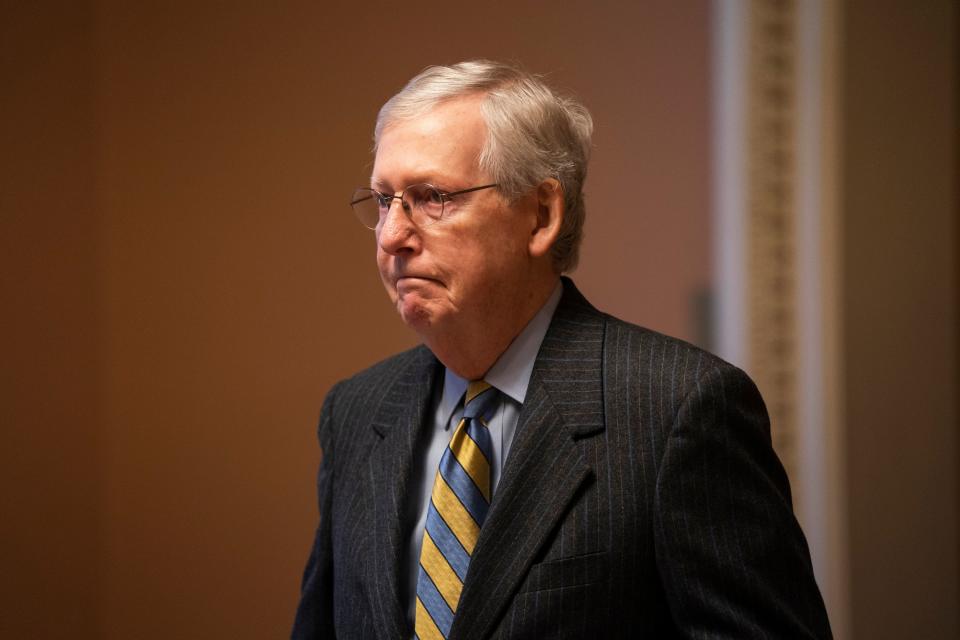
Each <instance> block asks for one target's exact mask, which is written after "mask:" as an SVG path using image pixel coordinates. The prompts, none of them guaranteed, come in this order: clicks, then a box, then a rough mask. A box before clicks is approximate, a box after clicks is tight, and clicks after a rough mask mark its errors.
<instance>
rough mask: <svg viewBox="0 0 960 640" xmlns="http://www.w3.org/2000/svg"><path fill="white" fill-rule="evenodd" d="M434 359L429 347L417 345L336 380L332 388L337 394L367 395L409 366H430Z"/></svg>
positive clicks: (387, 384)
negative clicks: (338, 380)
mask: <svg viewBox="0 0 960 640" xmlns="http://www.w3.org/2000/svg"><path fill="white" fill-rule="evenodd" d="M435 361H436V358H435V357H434V355H433V354H432V353H431V352H430V350H429V349H427V348H426V347H425V346H423V345H418V346H416V347H414V348H412V349H408V350H406V351H403V352H401V353H398V354H395V355H392V356H390V357H388V358H385V359H383V360H381V361H380V362H377V363H375V364H373V365H371V366H369V367H367V368H366V369H363V370H361V371H358V372H357V373H355V374H353V375H352V376H350V377H349V378H346V379H344V380H341V381H340V382H338V383H337V384H336V385H335V386H334V389H335V390H336V392H337V394H338V396H340V395H344V396H350V395H356V394H361V395H368V394H369V393H370V392H371V391H372V390H376V389H381V390H382V389H386V388H387V387H389V386H390V384H391V383H392V382H393V381H394V380H396V379H397V377H399V376H401V375H402V374H403V373H404V372H406V371H408V370H409V368H410V367H416V366H430V365H431V364H432V363H434V362H435Z"/></svg>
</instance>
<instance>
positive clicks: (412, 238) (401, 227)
mask: <svg viewBox="0 0 960 640" xmlns="http://www.w3.org/2000/svg"><path fill="white" fill-rule="evenodd" d="M405 204H406V203H404V202H402V201H401V200H400V199H399V198H396V199H394V200H392V201H391V202H390V208H388V209H387V213H386V215H385V216H384V217H383V219H382V220H381V221H380V225H379V226H378V227H377V244H378V245H380V248H381V249H382V250H383V251H384V252H385V253H389V254H390V255H395V256H396V255H401V254H405V253H414V252H416V251H418V250H419V248H420V237H419V236H418V235H417V228H416V226H415V225H414V224H413V221H412V220H411V219H410V216H409V215H408V214H407V212H406V211H405V210H404V205H405Z"/></svg>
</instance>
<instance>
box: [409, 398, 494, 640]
mask: <svg viewBox="0 0 960 640" xmlns="http://www.w3.org/2000/svg"><path fill="white" fill-rule="evenodd" d="M498 395H499V392H498V391H497V390H496V389H495V388H493V387H491V386H490V385H489V384H487V383H486V382H484V381H482V380H479V381H475V382H471V383H470V384H469V385H468V386H467V394H466V396H465V398H464V407H463V419H462V420H460V424H459V425H457V429H456V431H455V432H454V434H453V437H452V438H450V444H449V445H448V446H447V448H446V450H444V452H443V457H442V458H441V459H440V468H439V469H438V471H437V478H436V480H434V483H433V494H432V496H431V498H430V507H429V508H428V510H427V524H426V530H425V531H424V534H423V547H422V549H421V551H420V574H419V576H418V577H417V602H416V618H415V625H416V634H417V635H416V637H417V638H419V640H439V639H441V638H446V637H447V635H448V634H449V633H450V626H451V625H452V624H453V615H454V613H456V611H457V603H458V602H459V601H460V591H461V590H462V589H463V581H464V580H465V579H466V577H467V567H468V566H469V565H470V556H472V555H473V548H474V547H475V546H476V544H477V538H479V537H480V526H481V525H482V524H483V520H484V518H486V515H487V509H488V508H489V507H490V494H491V487H490V460H492V456H493V444H492V443H491V440H490V431H489V430H488V429H487V418H488V417H489V416H490V415H491V414H492V413H493V411H494V409H495V408H496V405H497V397H498Z"/></svg>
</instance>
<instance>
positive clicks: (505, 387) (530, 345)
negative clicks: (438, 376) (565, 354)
mask: <svg viewBox="0 0 960 640" xmlns="http://www.w3.org/2000/svg"><path fill="white" fill-rule="evenodd" d="M562 294H563V285H562V284H560V283H559V282H558V283H557V286H556V288H555V289H554V290H553V293H551V294H550V297H549V298H548V299H547V301H546V302H545V303H544V305H543V306H542V307H540V311H538V312H537V315H535V316H533V319H532V320H531V321H530V322H528V323H527V326H526V327H524V328H523V331H521V332H520V335H518V336H517V337H516V338H514V339H513V342H511V343H510V346H509V347H507V350H506V351H504V352H503V353H502V354H501V355H500V357H499V358H497V361H496V362H495V363H494V364H493V366H492V367H491V368H490V370H489V371H488V372H487V375H485V376H484V377H483V379H484V380H486V381H487V382H489V383H490V384H492V385H493V386H494V387H496V388H497V389H498V390H500V391H501V392H503V393H505V394H507V395H508V396H510V397H511V398H512V399H513V400H515V401H516V402H518V403H520V404H523V401H524V399H525V398H526V397H527V386H528V385H529V384H530V375H531V374H532V373H533V364H534V362H535V361H536V359H537V353H538V352H539V351H540V343H542V342H543V337H544V336H545V335H547V329H548V328H549V327H550V320H551V319H553V312H554V311H556V309H557V304H559V302H560V296H561V295H562ZM467 382H468V381H467V380H464V379H463V378H461V377H460V376H458V375H457V374H455V373H454V372H453V371H451V370H450V369H447V370H446V374H445V375H444V379H443V397H442V398H441V399H440V410H441V412H442V413H441V415H443V416H446V417H447V419H448V420H449V416H451V415H453V411H454V409H456V408H457V405H458V404H459V403H460V399H461V398H462V397H463V394H464V392H466V390H467Z"/></svg>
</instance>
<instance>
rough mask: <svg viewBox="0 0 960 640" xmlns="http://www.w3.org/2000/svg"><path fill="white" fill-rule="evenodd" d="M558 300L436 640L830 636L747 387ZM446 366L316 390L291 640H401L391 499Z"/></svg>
mask: <svg viewBox="0 0 960 640" xmlns="http://www.w3.org/2000/svg"><path fill="white" fill-rule="evenodd" d="M564 289H565V290H564V295H563V298H562V299H561V301H560V304H559V306H558V307H557V311H556V313H555V315H554V319H553V321H552V323H551V325H550V329H549V330H548V331H547V334H546V337H545V338H544V341H543V344H542V346H541V349H540V353H539V355H538V356H537V360H536V364H535V367H534V370H533V374H532V376H531V380H530V385H529V388H528V391H527V397H526V401H525V402H524V405H523V408H522V410H521V414H520V419H519V423H518V426H517V432H516V435H515V438H514V441H513V445H512V448H511V451H510V457H509V459H508V460H507V461H506V465H505V468H504V472H503V476H502V478H501V480H500V484H499V486H498V487H497V491H496V494H495V495H494V498H493V502H492V504H491V508H490V512H489V514H488V516H487V520H486V522H485V523H484V524H483V527H482V529H481V532H480V539H479V541H478V543H477V546H476V549H475V551H474V555H473V558H472V560H471V563H470V569H469V573H468V575H467V579H466V583H465V584H464V588H463V593H462V596H461V599H460V603H459V606H458V610H457V615H456V618H455V619H454V623H453V627H452V629H451V632H450V637H451V638H477V639H479V638H537V639H539V638H638V637H646V638H669V637H696V638H707V637H710V638H826V637H830V628H829V623H828V622H827V617H826V613H825V611H824V606H823V601H822V599H821V597H820V593H819V591H818V590H817V586H816V584H815V582H814V578H813V572H812V569H811V565H810V557H809V552H808V550H807V545H806V541H805V540H804V537H803V534H802V533H801V531H800V527H799V526H798V524H797V522H796V520H795V518H794V516H793V511H792V507H791V498H790V489H789V486H788V483H787V477H786V475H785V473H784V471H783V467H782V466H781V464H780V462H779V461H778V460H777V457H776V455H775V454H774V452H773V449H772V447H771V443H770V434H769V422H768V418H767V413H766V409H765V408H764V405H763V401H762V400H761V399H760V395H759V393H758V392H757V389H756V387H755V386H754V385H753V383H752V382H751V381H750V379H749V378H748V377H747V376H746V375H745V374H744V373H743V372H742V371H740V370H739V369H737V368H735V367H733V366H732V365H729V364H727V363H725V362H723V361H722V360H720V359H719V358H717V357H715V356H712V355H710V354H708V353H706V352H704V351H702V350H700V349H698V348H696V347H694V346H692V345H690V344H687V343H685V342H681V341H679V340H676V339H673V338H669V337H666V336H663V335H661V334H658V333H655V332H652V331H649V330H646V329H643V328H640V327H637V326H633V325H630V324H627V323H624V322H622V321H620V320H617V319H615V318H612V317H610V316H608V315H605V314H602V313H600V312H598V311H597V310H596V309H594V308H593V307H592V306H590V304H589V303H588V302H587V301H586V300H585V299H584V298H583V297H582V296H581V295H580V293H579V291H577V290H576V288H575V287H574V286H573V284H572V283H571V282H570V281H569V280H565V282H564ZM442 370H443V369H442V366H441V365H440V364H439V363H438V362H437V360H436V359H435V358H434V356H433V355H432V354H431V353H430V351H429V350H427V349H426V348H424V347H418V348H415V349H412V350H410V351H407V352H405V353H402V354H400V355H398V356H395V357H393V358H390V359H389V360H386V361H384V362H381V363H380V364H378V365H375V366H374V367H371V368H370V369H367V370H366V371H363V372H362V373H360V374H358V375H356V376H354V377H353V378H351V379H349V380H346V381H344V382H341V383H339V384H337V385H336V386H335V387H334V388H333V390H331V392H330V393H329V395H328V396H327V399H326V402H325V403H324V407H323V412H322V415H321V420H320V428H319V436H320V445H321V447H322V449H323V461H322V463H321V467H320V473H319V481H318V482H319V495H320V523H319V527H318V529H317V532H316V538H315V541H314V545H313V549H312V551H311V554H310V558H309V561H308V564H307V567H306V571H305V573H304V578H303V586H302V598H301V602H300V606H299V609H298V611H297V618H296V622H295V624H294V630H293V637H294V638H296V639H308V638H310V639H313V638H334V637H336V638H383V639H387V638H391V639H397V638H408V637H410V636H411V634H412V630H411V629H410V628H408V625H407V622H406V618H405V615H404V612H405V610H406V606H407V598H409V597H410V594H407V593H404V592H403V591H402V586H401V583H402V582H403V581H402V580H401V579H400V570H401V567H402V566H404V565H403V564H401V563H402V557H403V554H404V552H405V551H404V550H405V549H406V544H407V540H408V536H409V534H410V532H409V531H408V530H407V527H408V526H409V525H408V523H410V522H412V521H413V516H412V515H411V514H409V513H408V508H409V505H408V502H409V501H408V500H407V493H408V485H409V481H410V477H411V468H412V463H413V457H414V452H415V447H416V445H417V442H418V439H419V438H420V437H421V434H422V432H423V425H424V414H425V411H426V410H427V408H428V406H429V403H430V398H431V391H432V389H433V387H434V385H435V384H437V383H438V382H439V381H441V380H442V373H441V372H442Z"/></svg>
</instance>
